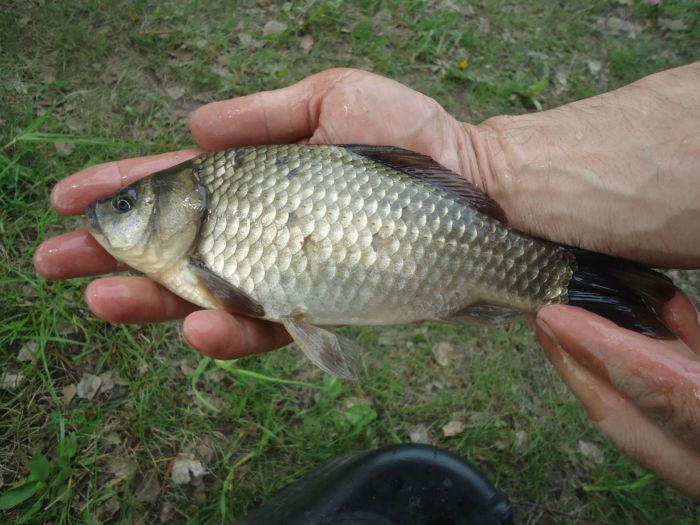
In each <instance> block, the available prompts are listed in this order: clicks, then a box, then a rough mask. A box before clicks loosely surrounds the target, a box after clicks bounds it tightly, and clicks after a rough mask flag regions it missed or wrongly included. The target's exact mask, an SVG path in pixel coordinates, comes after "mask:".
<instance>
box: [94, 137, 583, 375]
mask: <svg viewBox="0 0 700 525" xmlns="http://www.w3.org/2000/svg"><path fill="white" fill-rule="evenodd" d="M129 192H131V193H129ZM129 195H131V196H129ZM120 196H121V197H120ZM120 198H121V199H122V201H120V200H119V199H120ZM124 199H126V200H127V201H129V202H128V203H127V204H128V206H127V204H124ZM132 201H133V202H132ZM120 207H121V208H127V207H128V208H129V209H128V210H126V211H124V210H120ZM88 215H89V217H90V219H91V224H92V228H91V230H92V231H93V234H94V235H95V237H96V238H97V239H98V241H99V242H100V243H101V244H102V245H103V246H104V247H105V248H106V249H107V250H108V251H110V252H111V253H112V254H113V255H114V256H115V257H117V258H118V259H120V260H123V261H125V262H126V263H128V264H130V265H131V266H132V267H134V268H136V269H138V270H141V271H143V272H144V273H146V274H147V275H149V276H150V277H152V278H153V279H155V280H157V281H159V282H161V283H162V284H164V285H165V286H166V287H168V288H169V289H171V290H172V291H173V292H175V293H176V294H178V295H180V296H182V297H184V298H186V299H187V300H189V301H191V302H193V303H195V304H198V305H200V306H202V307H205V308H220V309H226V310H229V311H235V312H240V313H244V314H247V315H255V316H257V317H264V318H266V319H270V320H273V321H278V322H282V323H284V324H285V326H286V327H287V329H288V331H290V333H291V334H292V336H293V337H294V338H295V340H296V341H297V342H298V343H299V345H300V346H301V347H302V349H303V350H304V351H305V352H306V353H307V355H309V356H310V357H311V358H312V360H314V362H316V363H317V364H319V366H321V367H322V368H324V369H325V370H328V371H331V372H333V373H337V374H338V375H341V376H353V375H354V373H353V372H352V370H351V368H352V366H354V365H352V363H351V362H350V361H351V358H349V357H348V353H349V351H348V349H347V345H346V344H345V343H343V342H342V341H340V340H338V339H337V338H336V337H335V336H334V335H333V334H331V333H329V332H327V331H325V330H323V329H322V328H319V327H320V326H324V325H377V324H397V323H407V322H413V321H419V320H430V319H449V318H453V319H460V318H467V319H468V318H476V319H490V320H498V319H501V318H503V317H507V316H509V315H510V314H511V313H512V312H514V311H515V312H517V311H535V310H537V309H538V308H540V307H542V306H544V305H547V304H552V303H569V302H571V301H570V284H571V283H572V280H573V279H574V275H575V273H576V272H577V271H578V270H579V266H580V265H579V263H578V262H577V257H576V255H575V253H574V252H573V251H572V250H570V249H569V248H567V247H564V246H560V245H556V244H553V243H550V242H546V241H542V240H539V239H535V238H532V237H529V236H527V235H524V234H522V233H520V232H518V231H516V230H514V229H512V228H510V227H509V226H508V225H507V224H506V223H505V222H503V219H502V217H500V216H499V215H500V209H499V208H498V206H497V205H496V204H495V203H494V202H493V201H491V200H490V199H489V198H488V197H486V196H485V195H483V194H482V193H480V192H479V191H478V190H476V189H475V188H474V187H472V186H471V185H469V184H468V183H467V182H466V181H465V180H464V179H462V178H460V177H459V176H457V175H455V174H453V173H451V172H449V171H448V170H446V169H445V168H443V167H441V166H439V165H438V164H437V163H435V162H434V161H432V159H429V158H428V157H425V156H423V155H419V154H416V153H412V152H408V151H406V150H401V149H398V148H386V147H374V146H321V145H317V146H309V145H280V146H258V147H247V148H239V149H233V150H228V151H222V152H216V153H211V154H205V155H202V156H200V157H197V158H195V159H193V160H191V161H188V162H187V163H185V164H183V165H180V166H176V167H174V168H171V169H169V170H166V171H164V172H161V173H157V174H154V175H152V176H150V177H147V178H146V179H143V180H142V181H139V182H137V183H135V184H134V185H132V186H131V187H130V188H127V189H126V190H123V191H122V192H120V194H118V195H117V196H115V197H114V198H113V199H111V200H107V201H103V202H101V203H98V204H96V205H95V206H94V207H93V208H92V209H91V210H90V211H89V213H88Z"/></svg>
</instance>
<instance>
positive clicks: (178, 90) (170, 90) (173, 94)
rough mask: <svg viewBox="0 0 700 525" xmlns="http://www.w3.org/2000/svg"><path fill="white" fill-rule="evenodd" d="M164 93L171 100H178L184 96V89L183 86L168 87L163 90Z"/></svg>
mask: <svg viewBox="0 0 700 525" xmlns="http://www.w3.org/2000/svg"><path fill="white" fill-rule="evenodd" d="M165 92H166V93H167V94H168V96H169V97H170V98H172V99H173V100H178V99H180V98H182V96H183V95H184V94H185V88H184V87H183V86H170V87H166V88H165Z"/></svg>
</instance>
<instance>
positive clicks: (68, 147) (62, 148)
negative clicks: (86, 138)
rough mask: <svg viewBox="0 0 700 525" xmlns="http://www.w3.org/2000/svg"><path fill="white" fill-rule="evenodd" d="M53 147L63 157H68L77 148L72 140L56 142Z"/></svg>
mask: <svg viewBox="0 0 700 525" xmlns="http://www.w3.org/2000/svg"><path fill="white" fill-rule="evenodd" d="M53 147H54V148H55V149H56V153H58V154H59V155H60V156H61V157H67V156H68V155H70V154H71V153H73V151H74V150H75V144H73V143H72V142H54V145H53Z"/></svg>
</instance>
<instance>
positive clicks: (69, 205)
mask: <svg viewBox="0 0 700 525" xmlns="http://www.w3.org/2000/svg"><path fill="white" fill-rule="evenodd" d="M199 153H201V151H200V150H196V149H193V150H184V151H173V152H170V153H163V154H162V155H153V156H150V157H138V158H135V159H124V160H118V161H115V162H107V163H105V164H98V165H96V166H90V167H89V168H86V169H84V170H82V171H79V172H78V173H75V174H73V175H71V176H70V177H66V178H65V179H63V180H62V181H61V182H59V183H58V184H56V186H54V189H53V191H52V192H51V204H52V205H53V207H54V209H55V210H56V211H57V212H59V213H62V214H64V215H80V214H81V213H83V212H84V211H85V208H86V207H87V206H89V205H90V204H92V203H93V202H95V201H96V200H99V199H104V198H106V197H109V196H110V195H113V194H114V193H116V192H118V191H119V190H120V189H122V188H124V187H126V186H128V185H129V184H131V183H132V182H134V181H135V180H138V179H140V178H142V177H145V176H146V175H150V174H151V173H155V172H157V171H161V170H164V169H166V168H169V167H171V166H175V165H176V164H180V163H181V162H185V161H186V160H189V159H191V158H192V157H195V156H196V155H198V154H199Z"/></svg>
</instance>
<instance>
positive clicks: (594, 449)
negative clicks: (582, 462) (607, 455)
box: [578, 439, 603, 464]
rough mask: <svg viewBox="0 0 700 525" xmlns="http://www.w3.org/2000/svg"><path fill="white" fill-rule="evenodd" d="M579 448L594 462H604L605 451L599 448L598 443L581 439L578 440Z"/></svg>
mask: <svg viewBox="0 0 700 525" xmlns="http://www.w3.org/2000/svg"><path fill="white" fill-rule="evenodd" d="M578 449H579V451H580V452H581V454H583V455H584V456H585V457H587V458H588V459H590V460H591V461H593V462H594V463H598V464H600V463H603V451H602V450H600V449H599V448H598V446H597V445H595V444H593V443H591V442H590V441H585V440H583V439H580V440H579V442H578Z"/></svg>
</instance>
